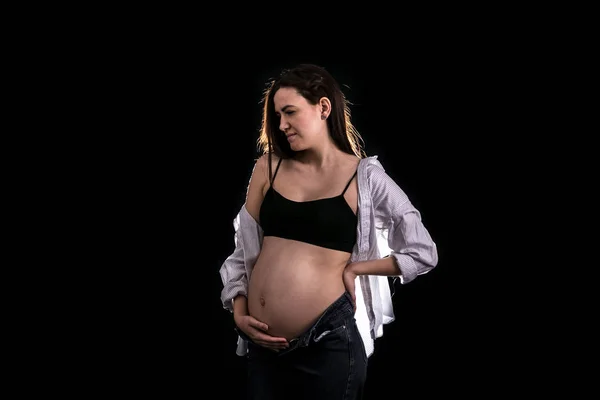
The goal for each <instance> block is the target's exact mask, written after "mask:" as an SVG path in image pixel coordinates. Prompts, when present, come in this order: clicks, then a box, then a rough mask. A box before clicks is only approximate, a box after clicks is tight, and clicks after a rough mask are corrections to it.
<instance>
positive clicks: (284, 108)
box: [275, 104, 294, 112]
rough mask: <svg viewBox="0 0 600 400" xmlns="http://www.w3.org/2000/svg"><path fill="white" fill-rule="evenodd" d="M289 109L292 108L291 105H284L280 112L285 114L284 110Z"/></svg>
mask: <svg viewBox="0 0 600 400" xmlns="http://www.w3.org/2000/svg"><path fill="white" fill-rule="evenodd" d="M289 107H294V106H293V105H291V104H288V105H286V106H283V107H282V108H281V111H283V112H285V110H286V109H288V108H289ZM275 112H277V111H275Z"/></svg>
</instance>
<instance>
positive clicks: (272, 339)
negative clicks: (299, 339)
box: [252, 330, 287, 344]
mask: <svg viewBox="0 0 600 400" xmlns="http://www.w3.org/2000/svg"><path fill="white" fill-rule="evenodd" d="M252 339H253V340H254V341H262V342H265V343H274V344H275V343H287V339H286V338H284V337H277V336H271V335H269V334H266V333H264V332H261V331H259V330H256V331H255V332H254V335H252Z"/></svg>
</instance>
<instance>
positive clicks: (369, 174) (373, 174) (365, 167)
mask: <svg viewBox="0 0 600 400" xmlns="http://www.w3.org/2000/svg"><path fill="white" fill-rule="evenodd" d="M358 170H359V172H362V174H363V175H364V176H365V177H366V178H367V179H369V180H371V179H372V178H375V179H381V178H383V177H384V176H387V174H386V172H385V168H384V167H383V165H381V162H380V161H379V160H378V159H377V156H370V157H365V158H362V159H361V160H360V162H359V164H358Z"/></svg>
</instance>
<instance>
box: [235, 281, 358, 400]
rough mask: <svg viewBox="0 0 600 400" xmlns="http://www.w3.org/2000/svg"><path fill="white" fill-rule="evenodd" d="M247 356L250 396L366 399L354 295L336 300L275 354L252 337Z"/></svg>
mask: <svg viewBox="0 0 600 400" xmlns="http://www.w3.org/2000/svg"><path fill="white" fill-rule="evenodd" d="M240 332H241V331H240ZM244 336H246V335H242V337H244ZM245 339H246V340H248V337H247V336H246V337H245ZM247 360H248V399H249V400H292V399H295V400H304V399H310V400H358V399H362V396H363V389H364V385H365V380H366V377H367V355H366V352H365V347H364V344H363V341H362V339H361V337H360V334H359V332H358V328H357V326H356V320H355V319H354V309H353V307H352V300H351V298H350V294H349V293H347V292H346V293H344V294H343V295H342V296H341V297H340V298H339V299H337V300H336V301H335V302H334V303H332V304H331V305H330V306H329V307H328V308H327V310H325V312H324V313H323V314H322V315H321V317H319V319H318V321H317V322H316V323H315V324H314V325H313V326H312V327H311V328H309V329H308V330H307V331H306V332H305V333H304V334H302V335H301V336H300V337H298V338H297V339H292V340H291V341H290V347H289V348H287V349H285V350H281V351H279V352H274V351H272V350H269V349H266V348H264V347H261V346H258V345H256V344H254V343H253V342H252V341H250V340H248V356H247Z"/></svg>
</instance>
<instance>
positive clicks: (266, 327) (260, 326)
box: [249, 320, 269, 332]
mask: <svg viewBox="0 0 600 400" xmlns="http://www.w3.org/2000/svg"><path fill="white" fill-rule="evenodd" d="M249 325H250V326H251V327H253V328H256V329H260V330H261V331H264V332H266V331H268V330H269V325H267V324H265V323H264V322H260V321H257V320H253V321H251V322H250V323H249Z"/></svg>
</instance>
